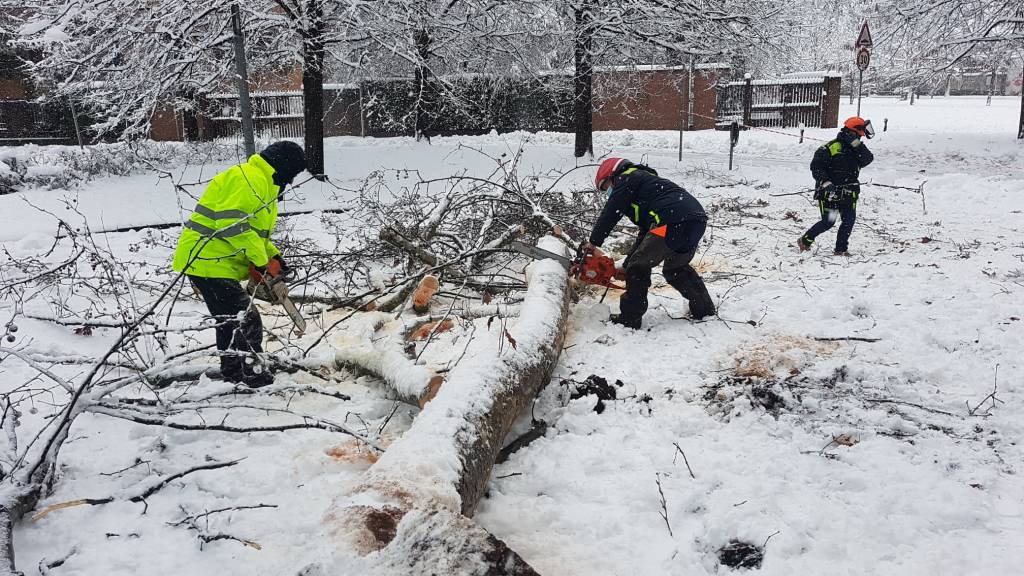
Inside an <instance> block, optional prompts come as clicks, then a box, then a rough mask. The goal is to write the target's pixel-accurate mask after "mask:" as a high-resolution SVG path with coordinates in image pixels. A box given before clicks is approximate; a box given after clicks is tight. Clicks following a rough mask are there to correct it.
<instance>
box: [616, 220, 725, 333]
mask: <svg viewBox="0 0 1024 576" xmlns="http://www.w3.org/2000/svg"><path fill="white" fill-rule="evenodd" d="M696 250H697V248H696V246H694V248H692V249H690V250H689V251H688V252H676V251H674V250H672V249H671V248H669V247H668V245H667V244H666V243H665V239H664V238H662V237H661V236H657V235H655V234H648V235H646V236H644V238H643V240H642V241H641V242H640V245H639V246H637V248H636V250H634V251H633V253H632V254H631V255H630V256H629V258H627V259H626V293H625V294H624V295H623V296H622V299H621V300H620V301H619V317H620V318H621V319H622V321H623V323H624V324H626V325H634V326H637V327H639V326H640V319H641V318H642V317H643V315H644V313H646V312H647V290H648V289H649V288H650V287H651V271H652V270H653V269H654V267H655V266H657V265H658V264H661V263H662V262H664V265H663V266H662V274H663V275H664V276H665V280H666V281H667V282H668V283H669V284H670V285H671V286H672V287H673V288H675V289H676V290H678V291H679V293H680V294H682V295H683V298H686V299H687V300H689V302H690V315H691V316H693V318H695V319H700V318H704V317H705V316H711V315H713V314H714V313H715V303H714V302H713V301H712V300H711V295H710V294H708V289H707V287H706V286H704V280H703V279H701V277H700V274H697V271H696V270H694V269H693V267H692V266H690V261H691V260H693V256H694V254H695V253H696Z"/></svg>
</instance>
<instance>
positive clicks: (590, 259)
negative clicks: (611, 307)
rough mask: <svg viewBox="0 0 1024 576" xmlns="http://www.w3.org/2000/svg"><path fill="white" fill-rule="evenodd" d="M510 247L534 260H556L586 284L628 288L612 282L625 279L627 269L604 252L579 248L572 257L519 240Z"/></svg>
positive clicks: (620, 288)
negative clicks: (618, 264)
mask: <svg viewBox="0 0 1024 576" xmlns="http://www.w3.org/2000/svg"><path fill="white" fill-rule="evenodd" d="M509 247H510V248H512V249H513V250H515V251H516V252H519V253H520V254H524V255H526V256H529V257H530V258H533V259H534V260H545V259H549V260H555V261H557V262H559V263H561V264H562V265H563V266H565V267H566V269H567V270H568V271H569V276H571V277H573V278H577V279H579V280H580V281H581V282H584V283H586V284H594V285H596V286H604V287H606V288H615V289H616V290H625V289H626V288H625V287H624V286H619V285H617V284H615V283H613V282H612V280H625V278H626V273H625V271H623V270H622V269H621V268H616V267H615V261H614V260H612V259H611V258H609V257H608V256H605V255H604V254H592V253H586V252H584V251H583V250H577V251H576V257H575V258H571V259H570V258H567V257H565V256H562V255H560V254H555V253H554V252H549V251H547V250H544V249H543V248H537V247H536V246H529V245H527V244H523V243H522V242H518V241H512V243H511V244H509Z"/></svg>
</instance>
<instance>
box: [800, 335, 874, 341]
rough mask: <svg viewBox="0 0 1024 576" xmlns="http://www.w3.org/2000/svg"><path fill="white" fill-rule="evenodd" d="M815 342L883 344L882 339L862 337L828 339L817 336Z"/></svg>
mask: <svg viewBox="0 0 1024 576" xmlns="http://www.w3.org/2000/svg"><path fill="white" fill-rule="evenodd" d="M814 340H817V341H818V342H847V341H851V342H881V341H882V339H881V338H864V337H861V336H838V337H835V338H828V337H825V336H815V337H814Z"/></svg>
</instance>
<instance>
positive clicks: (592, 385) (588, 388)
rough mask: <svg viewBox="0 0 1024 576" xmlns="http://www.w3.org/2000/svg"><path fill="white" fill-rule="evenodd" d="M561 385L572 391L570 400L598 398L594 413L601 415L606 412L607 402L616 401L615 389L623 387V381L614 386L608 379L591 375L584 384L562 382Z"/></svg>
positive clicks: (572, 381)
mask: <svg viewBox="0 0 1024 576" xmlns="http://www.w3.org/2000/svg"><path fill="white" fill-rule="evenodd" d="M561 384H562V385H563V386H567V387H569V389H570V390H572V392H571V393H570V395H569V399H570V400H576V399H578V398H583V397H584V396H597V405H596V406H594V412H597V413H598V414H600V413H602V412H604V408H605V401H606V400H609V401H610V400H615V398H616V391H615V389H616V388H617V387H618V388H621V387H622V380H616V381H615V384H614V385H613V384H609V383H608V380H607V379H605V378H602V377H600V376H597V375H594V374H591V375H590V376H587V379H586V380H584V381H582V382H577V381H575V380H562V382H561Z"/></svg>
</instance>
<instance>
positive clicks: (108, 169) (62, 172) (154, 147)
mask: <svg viewBox="0 0 1024 576" xmlns="http://www.w3.org/2000/svg"><path fill="white" fill-rule="evenodd" d="M236 157H237V151H236V150H235V147H234V146H233V145H228V144H223V143H181V142H153V141H138V142H129V143H117V144H96V145H94V146H88V147H85V148H80V147H77V146H36V145H32V144H29V145H25V146H18V147H14V148H6V149H2V150H0V194H10V193H12V192H19V191H23V190H30V189H33V188H44V189H50V190H54V189H62V190H67V189H71V188H74V187H76V186H78V185H80V184H82V183H83V182H88V181H89V180H91V179H93V178H96V177H104V176H127V175H129V174H133V173H136V172H139V171H142V170H152V169H154V168H163V167H171V166H173V165H174V164H176V163H178V162H182V161H184V160H186V159H190V160H193V161H194V160H195V159H197V158H201V159H203V160H204V161H207V162H221V161H227V160H231V159H234V158H236Z"/></svg>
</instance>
